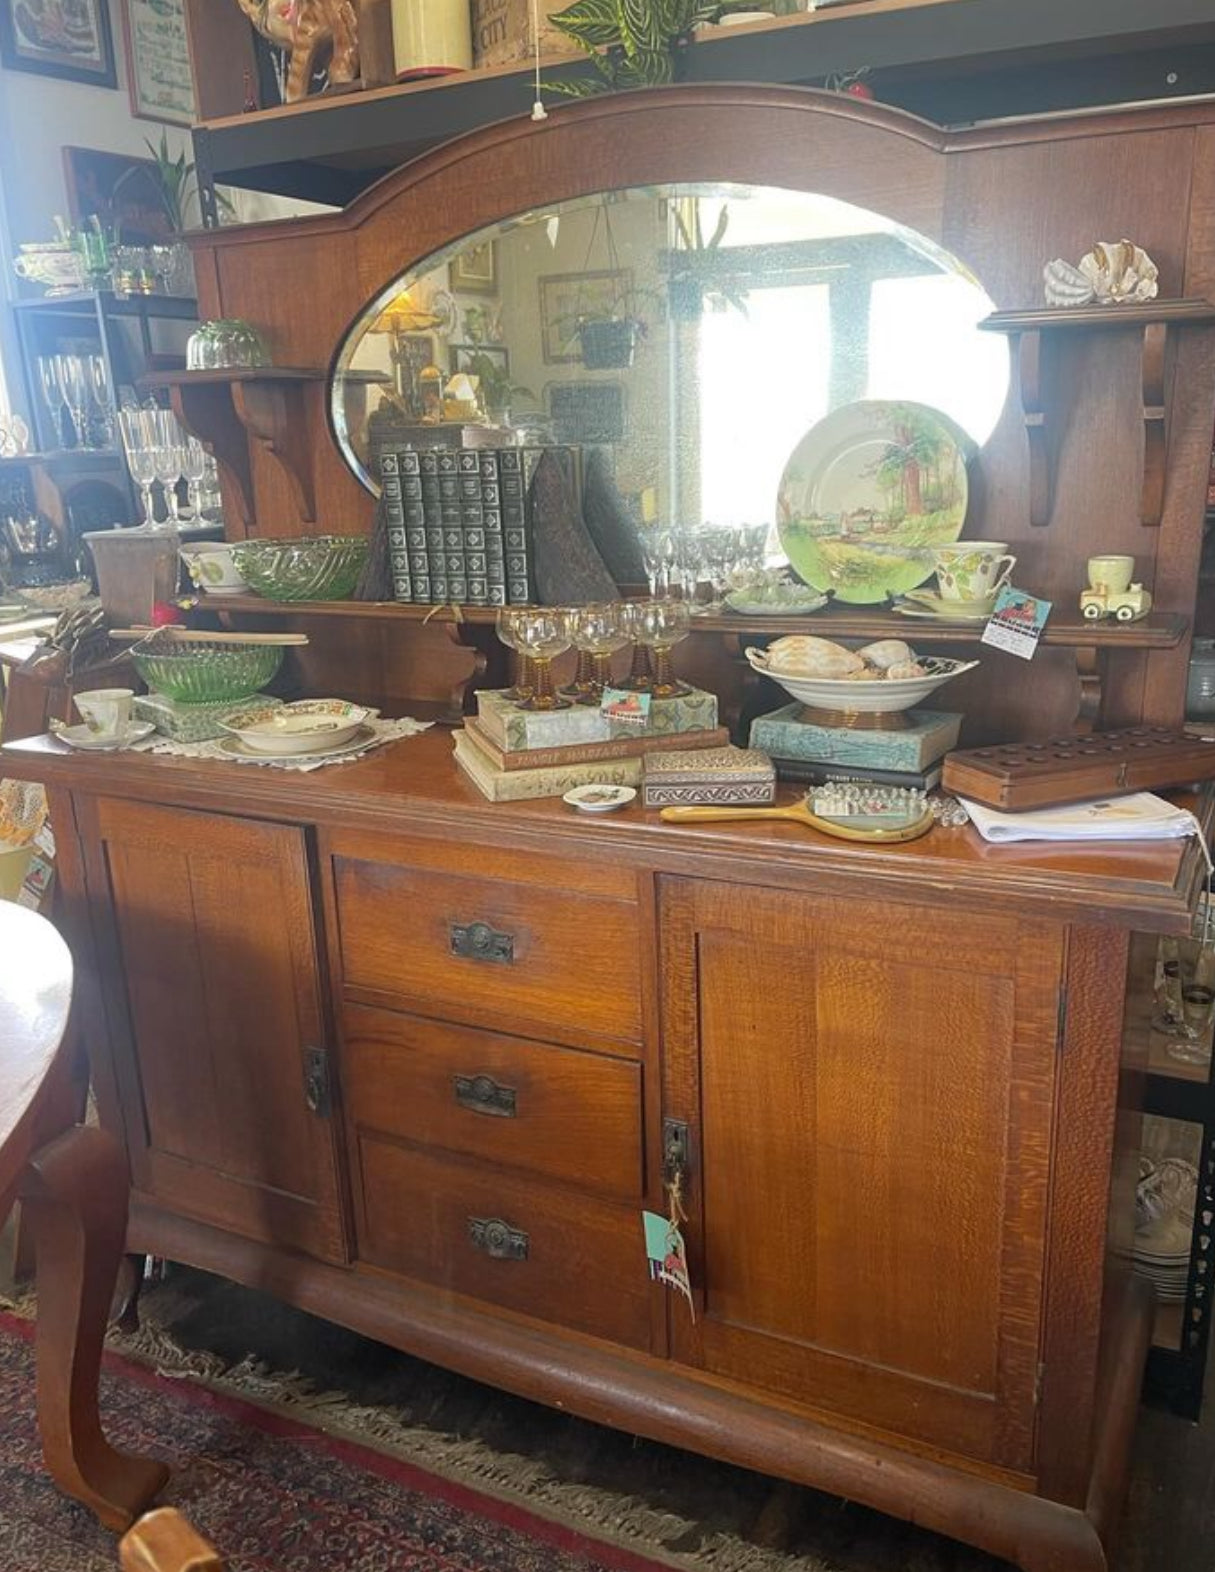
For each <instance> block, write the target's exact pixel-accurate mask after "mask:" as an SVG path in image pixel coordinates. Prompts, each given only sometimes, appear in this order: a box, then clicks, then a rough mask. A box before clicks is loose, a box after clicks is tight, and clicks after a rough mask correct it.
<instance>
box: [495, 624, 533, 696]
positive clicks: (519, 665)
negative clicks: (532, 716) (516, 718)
mask: <svg viewBox="0 0 1215 1572" xmlns="http://www.w3.org/2000/svg"><path fill="white" fill-rule="evenodd" d="M523 615H524V608H523V607H522V606H499V607H498V612H497V616H496V617H495V618H494V624H495V627H496V629H497V633H498V639H499V641H500V642H501V643H503V644H505V645H506V647H507V649H508V650H510V651H511V653H512V654H513V655H514V657H515V661H514V666H515V671H514V681H513V682H512V683H511V685H510V687H509V688H507V690H506V694H505V697H506V698H508V699H511V700H513V701H514V703H516V704H520V703H522V701H523V700H524V699H530V698H531V696H532V691H533V677H532V671H531V663H530V661H529V659H528V656H527V654H526V652H525V651H524V649H523V647H522V645H521V644H520V643H519V618H520V617H521V616H523Z"/></svg>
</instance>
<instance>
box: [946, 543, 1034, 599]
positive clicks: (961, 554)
mask: <svg viewBox="0 0 1215 1572" xmlns="http://www.w3.org/2000/svg"><path fill="white" fill-rule="evenodd" d="M932 556H933V562H934V563H935V564H936V570H937V585H938V587H939V589H940V592H941V599H942V600H972V601H976V600H977V601H984V600H990V599H991V598H992V596H993V595H995V593H996V592H997V590H1001V589H1003V588H1004V586H1005V584H1007V583H1008V580H1009V578H1010V577H1011V575H1012V570H1013V569H1014V568H1015V567H1016V565H1017V559H1016V557H1011V556H1009V554H1008V547H1007V546H1006V545H1005V544H1004V542H1003V541H1002V540H968V541H960V542H959V543H958V544H957V545H956V546H942V547H940V548H939V549H938V550H937V551H934V552H933V554H932Z"/></svg>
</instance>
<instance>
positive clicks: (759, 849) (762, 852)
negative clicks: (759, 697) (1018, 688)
mask: <svg viewBox="0 0 1215 1572" xmlns="http://www.w3.org/2000/svg"><path fill="white" fill-rule="evenodd" d="M0 758H2V763H3V773H4V774H5V775H8V776H12V777H15V778H18V779H30V780H39V781H43V782H44V783H45V784H46V785H47V786H48V788H52V789H55V788H58V789H67V790H69V791H74V792H80V793H85V794H88V795H103V796H111V797H121V798H129V799H133V800H137V801H144V802H149V803H161V804H171V805H177V806H181V807H185V808H189V807H199V808H206V809H209V810H210V811H212V812H221V813H239V814H242V815H246V816H249V817H260V818H274V819H286V820H291V821H295V822H300V823H304V824H315V825H318V826H324V827H326V828H328V829H340V828H351V829H371V830H376V831H379V832H383V833H388V834H391V833H393V832H397V833H403V832H408V833H410V834H416V833H423V834H434V835H440V836H442V837H444V838H445V839H461V840H466V841H470V842H477V841H482V842H485V843H487V844H492V845H511V846H514V847H517V848H521V849H524V850H527V849H533V850H536V851H540V850H545V851H548V852H550V853H554V852H555V853H558V854H564V855H567V856H571V857H575V858H585V857H591V858H596V859H598V858H608V859H611V860H614V861H625V862H628V863H630V864H632V865H635V866H637V867H639V868H649V869H653V870H654V871H657V872H660V873H662V872H666V873H685V874H692V875H701V876H708V877H713V878H722V879H730V880H734V881H737V882H740V883H767V884H776V885H781V886H785V887H789V888H811V889H814V890H820V891H823V892H824V893H826V892H828V891H840V890H844V891H845V892H847V891H849V890H851V889H855V881H856V880H858V879H860V880H863V881H864V883H865V885H866V886H867V888H866V890H865V892H864V893H866V894H868V895H886V896H888V897H889V898H891V899H903V900H915V901H917V902H922V901H934V900H949V901H952V900H967V901H973V902H974V903H976V904H979V905H984V906H988V907H990V906H992V905H993V904H995V905H999V906H1001V907H1005V908H1008V909H1012V908H1015V909H1016V911H1017V912H1018V913H1024V914H1025V915H1026V916H1033V915H1037V916H1043V915H1045V916H1050V917H1055V918H1058V919H1059V920H1062V921H1074V922H1085V923H1093V922H1096V923H1101V924H1110V925H1114V926H1121V927H1133V928H1138V929H1142V930H1155V931H1163V932H1176V933H1188V931H1189V925H1190V913H1191V911H1192V909H1193V906H1194V904H1195V902H1196V901H1197V899H1198V896H1199V893H1200V891H1201V889H1202V887H1203V884H1204V881H1205V876H1206V867H1205V863H1204V859H1203V854H1202V852H1201V850H1200V849H1199V847H1198V844H1197V841H1196V839H1195V838H1194V837H1190V838H1189V839H1187V840H1184V841H1167V842H1138V843H1135V842H1125V841H1124V842H1115V843H1106V844H1104V845H1102V844H1099V843H1097V844H1090V845H1081V844H1078V843H1075V842H1071V843H1067V844H1057V845H1047V844H1044V843H1041V842H1037V843H1034V842H1022V843H1020V844H1017V845H1004V846H993V845H989V844H988V843H986V842H985V841H983V840H982V839H981V837H980V836H979V835H978V833H977V832H976V831H975V830H973V829H971V828H969V827H967V828H965V829H959V830H943V829H940V828H937V829H934V830H933V831H932V833H931V834H930V835H928V836H926V837H924V838H923V839H922V840H919V841H914V842H911V843H909V844H907V845H901V846H874V845H853V844H850V843H848V842H844V841H838V840H834V839H832V838H831V837H829V836H825V835H822V834H819V833H818V832H817V831H814V830H811V829H806V828H803V827H802V826H800V825H797V824H789V823H780V822H773V821H762V820H761V821H759V822H756V823H752V824H746V823H739V822H737V821H735V822H729V823H723V824H698V825H695V826H690V825H689V826H683V825H681V826H678V827H677V826H673V825H669V824H665V823H663V821H662V820H661V819H660V817H659V815H658V813H657V812H656V811H647V810H644V809H641V808H640V807H638V806H637V805H634V806H632V807H630V808H629V809H627V810H626V811H625V812H624V813H621V814H617V815H611V816H605V817H603V818H597V819H593V820H591V819H588V818H586V817H585V816H583V815H581V814H577V813H575V812H574V811H573V810H572V809H570V808H568V807H566V806H565V805H564V804H563V803H562V802H561V801H560V800H559V799H551V798H550V799H541V800H538V801H531V802H517V803H497V804H490V803H487V802H486V801H485V800H484V799H483V798H482V797H481V796H480V794H479V793H478V792H477V791H476V790H475V788H474V787H473V786H472V785H471V784H470V783H469V782H468V781H466V780H465V778H464V777H463V775H462V774H461V773H460V771H459V770H458V769H457V768H456V765H455V763H454V760H453V758H452V753H451V737H450V734H449V733H448V732H447V731H445V730H440V729H436V730H434V731H432V732H430V733H428V734H426V735H424V736H420V737H415V738H410V739H406V740H403V741H401V742H396V743H392V744H390V745H388V746H387V747H385V748H382V749H380V750H379V751H378V752H376V753H373V754H370V755H368V756H366V757H365V758H363V759H360V760H358V761H356V762H354V763H350V764H343V765H334V766H331V767H329V768H327V769H322V770H317V771H314V772H312V773H311V774H302V773H299V772H295V771H286V770H279V769H272V768H257V767H253V766H241V765H232V764H225V763H222V762H218V761H211V760H193V759H180V758H167V757H152V756H150V755H147V754H138V753H129V754H119V755H114V754H109V755H82V754H79V753H73V752H72V751H71V750H70V749H68V748H66V747H65V746H64V745H63V744H62V743H60V742H57V741H55V740H54V739H53V738H50V737H36V738H27V739H24V740H22V741H20V742H15V743H11V744H9V745H8V746H6V747H5V748H4V749H3V750H0ZM796 796H797V792H796V790H795V789H794V788H792V787H783V788H781V795H780V800H781V801H789V802H792V801H794V800H796ZM1185 801H1186V804H1187V805H1189V806H1194V807H1195V808H1196V811H1197V812H1198V813H1199V817H1200V819H1201V820H1202V822H1203V823H1204V825H1205V826H1206V827H1207V830H1208V838H1209V829H1210V825H1211V822H1212V820H1213V819H1215V793H1212V792H1211V791H1210V790H1209V789H1208V790H1207V791H1206V792H1204V793H1203V794H1202V796H1201V797H1199V798H1198V799H1192V798H1187V799H1185ZM857 893H860V892H859V891H858V892H857Z"/></svg>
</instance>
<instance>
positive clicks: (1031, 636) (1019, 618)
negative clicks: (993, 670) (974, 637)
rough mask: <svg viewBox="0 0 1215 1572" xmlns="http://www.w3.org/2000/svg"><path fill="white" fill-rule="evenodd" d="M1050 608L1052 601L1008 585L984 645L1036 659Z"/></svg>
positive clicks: (1000, 595)
mask: <svg viewBox="0 0 1215 1572" xmlns="http://www.w3.org/2000/svg"><path fill="white" fill-rule="evenodd" d="M1050 608H1051V603H1050V601H1048V600H1042V599H1040V598H1039V597H1038V596H1036V595H1026V594H1025V593H1024V591H1022V590H1016V589H1013V588H1012V586H1011V585H1009V584H1006V585H1005V586H1004V588H1003V589H1002V590H1001V591H1000V593H999V595H998V596H997V598H996V608H995V610H994V611H993V612H992V614H991V620H990V621H989V622H988V624H987V626H986V627H985V628H984V629H983V637H982V639H981V640H980V642H981V643H983V644H990V645H992V646H993V647H994V648H995V649H998V650H1006V651H1007V652H1008V654H1010V655H1018V656H1020V658H1021V659H1022V660H1033V658H1034V654H1035V652H1036V651H1037V648H1038V641H1039V640H1040V639H1041V637H1042V630H1043V628H1045V626H1046V619H1047V617H1049V616H1050Z"/></svg>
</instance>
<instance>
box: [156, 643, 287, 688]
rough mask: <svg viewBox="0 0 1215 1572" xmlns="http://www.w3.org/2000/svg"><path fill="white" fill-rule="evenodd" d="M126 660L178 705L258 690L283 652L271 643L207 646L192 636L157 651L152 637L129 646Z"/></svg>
mask: <svg viewBox="0 0 1215 1572" xmlns="http://www.w3.org/2000/svg"><path fill="white" fill-rule="evenodd" d="M154 637H155V635H153V638H154ZM131 659H132V660H133V661H134V663H135V670H136V671H137V672H138V673H139V675H140V676H141V677H142V678H143V680H144V681H145V682H146V683H147V685H148V687H149V688H151V689H152V691H153V692H155V693H163V694H166V695H167V696H168V697H169V698H170V699H178V700H179V701H180V702H181V703H183V704H212V703H215V702H216V701H217V700H220V699H247V698H248V697H249V696H250V694H253V693H257V692H259V691H260V690H261V689H262V688H264V687H265V685H266V684H267V683H268V682H269V681H270V679H271V678H272V677H273V676H274V674H275V672H277V670H278V668H279V667H280V666H281V665H282V663H283V650H282V646H281V645H273V644H269V645H268V644H211V643H209V642H206V643H202V642H196V641H194V640H193V639H177V640H175V641H174V642H173V644H172V645H166V646H165V647H163V648H159V649H158V648H156V647H155V646H154V645H153V642H152V639H145V640H144V641H143V643H142V644H134V645H132V646H131Z"/></svg>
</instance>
